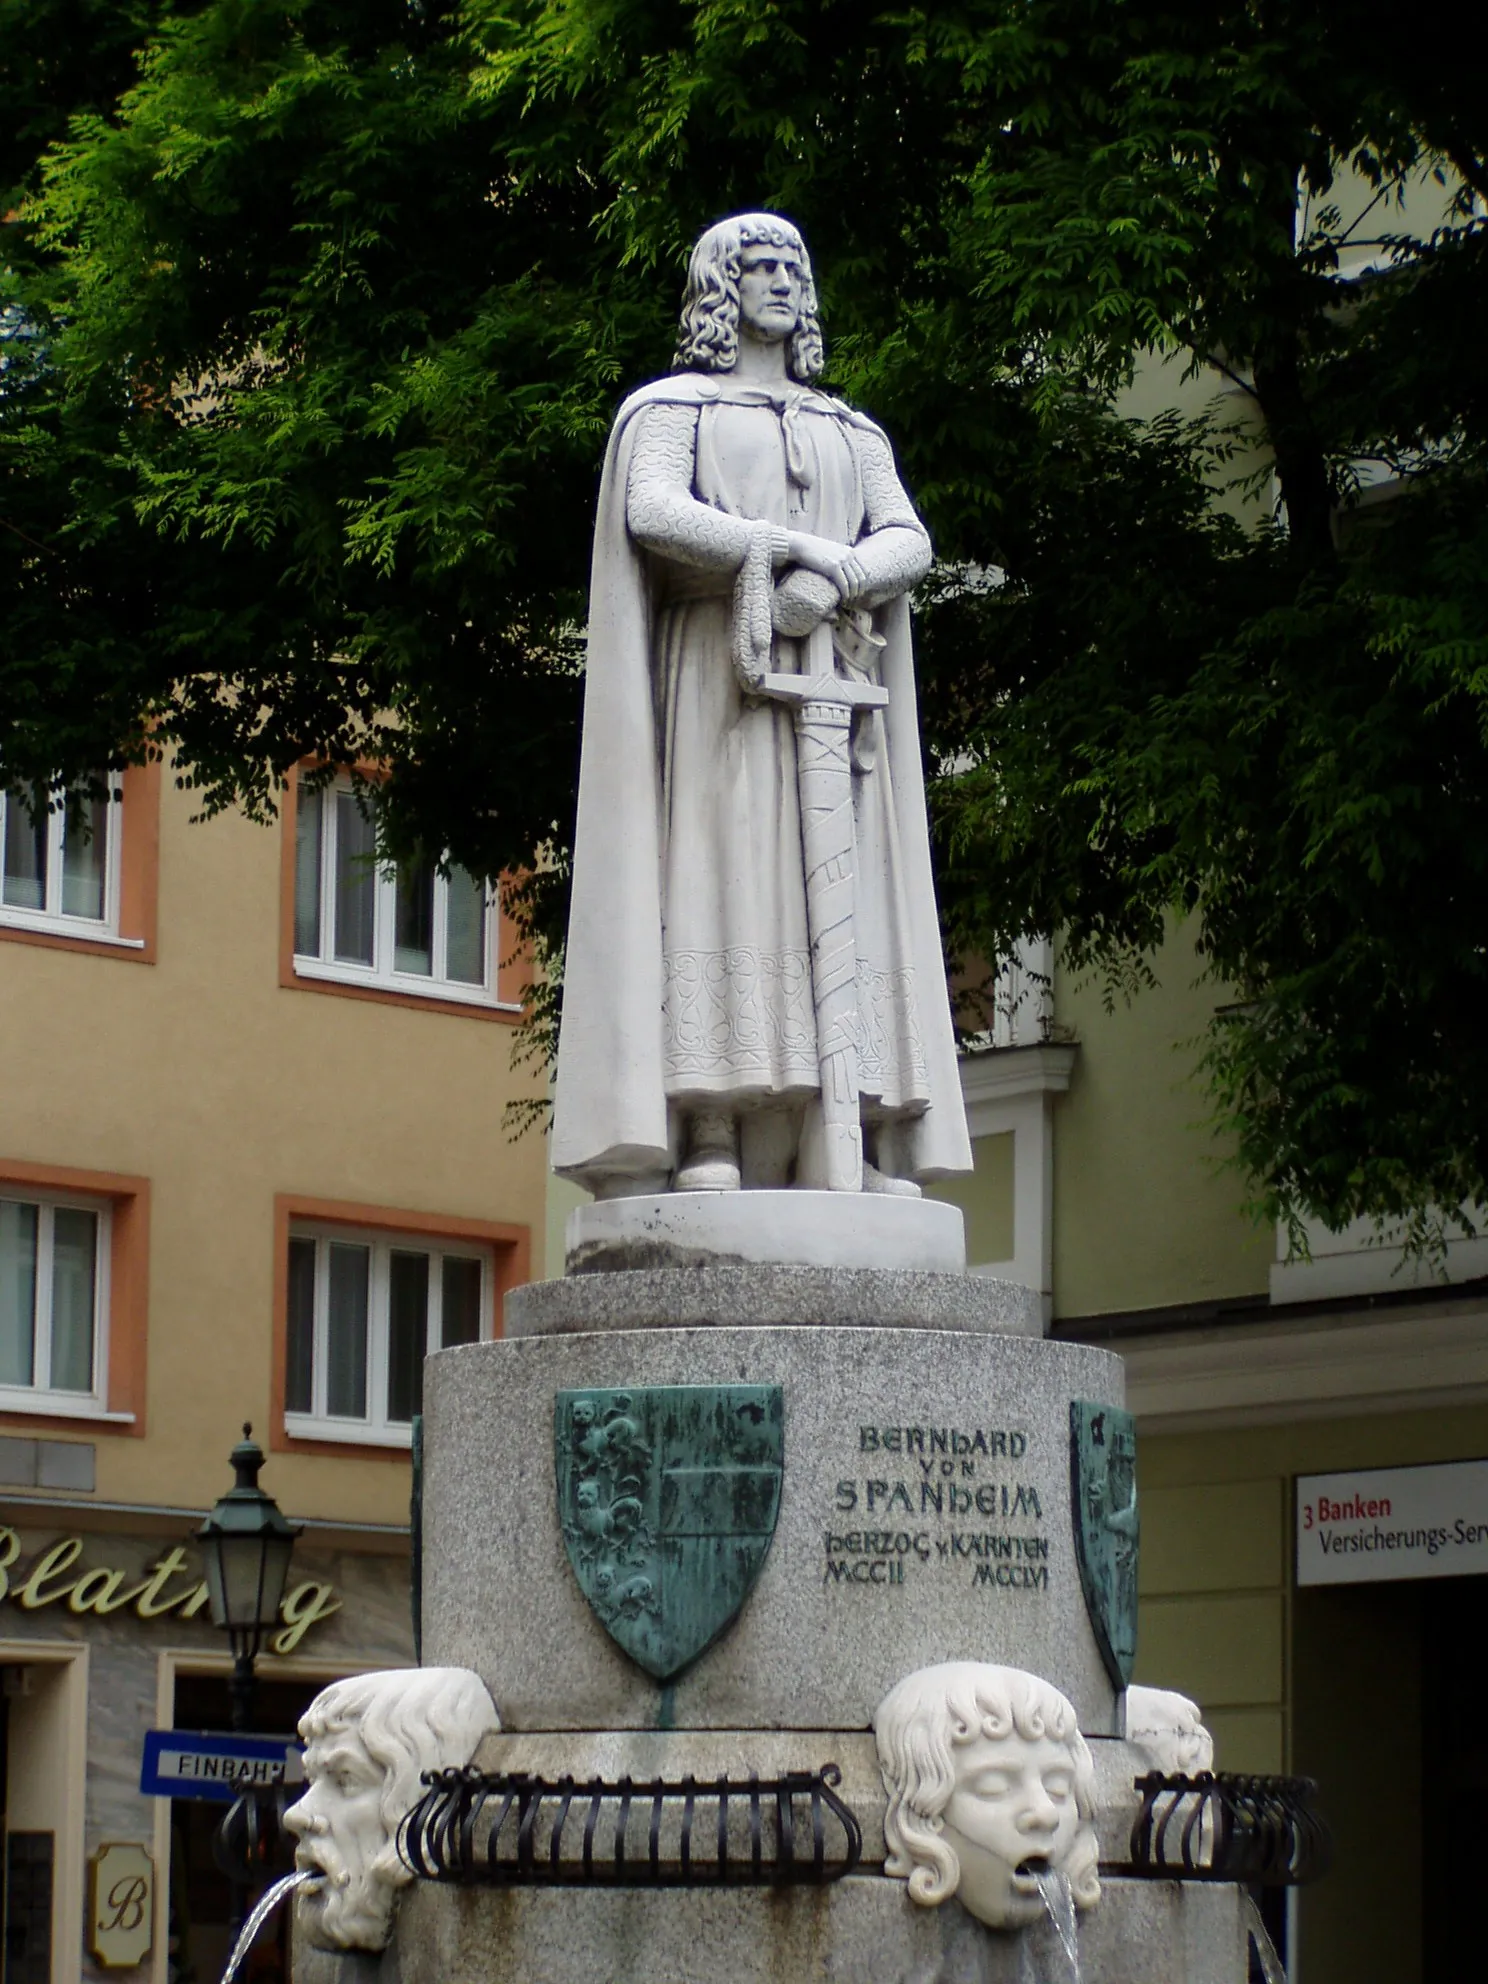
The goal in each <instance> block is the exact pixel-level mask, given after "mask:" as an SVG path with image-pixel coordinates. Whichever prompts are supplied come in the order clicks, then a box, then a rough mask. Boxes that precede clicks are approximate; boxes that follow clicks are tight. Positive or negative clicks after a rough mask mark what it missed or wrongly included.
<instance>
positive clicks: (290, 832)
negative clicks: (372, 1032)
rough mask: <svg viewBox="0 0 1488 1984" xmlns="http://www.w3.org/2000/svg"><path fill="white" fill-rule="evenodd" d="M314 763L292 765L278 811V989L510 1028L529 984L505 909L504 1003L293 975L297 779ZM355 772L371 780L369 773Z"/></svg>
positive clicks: (524, 954) (501, 941) (499, 983)
mask: <svg viewBox="0 0 1488 1984" xmlns="http://www.w3.org/2000/svg"><path fill="white" fill-rule="evenodd" d="M311 764H312V761H310V760H307V761H306V762H305V763H304V764H302V765H292V766H291V767H290V770H289V772H288V774H287V777H286V783H285V792H284V799H283V803H282V805H281V808H280V815H281V818H280V834H281V840H280V852H279V983H280V984H281V985H282V986H284V987H285V988H286V989H287V990H289V991H292V992H328V993H330V995H331V997H332V998H335V999H375V1000H376V1001H377V1002H378V1003H379V1004H381V1005H384V1006H409V1007H412V1008H413V1009H414V1010H415V1011H418V1012H430V1011H432V1012H436V1013H454V1014H456V1015H457V1016H458V1017H460V1018H461V1019H475V1020H501V1021H504V1022H505V1024H506V1025H508V1026H515V1025H517V1024H518V1023H519V1022H520V1021H521V1020H522V1018H523V1008H524V1004H525V1000H526V995H527V988H528V986H529V985H530V983H531V979H532V966H531V960H530V957H529V955H528V950H529V947H528V946H527V945H525V944H523V943H521V942H520V940H519V939H518V937H517V933H516V929H515V927H514V925H513V924H512V921H511V919H510V917H508V915H507V913H506V911H505V910H504V909H500V908H498V910H497V916H498V919H499V921H498V926H497V930H496V945H497V950H496V957H497V969H496V995H497V997H498V998H499V999H501V1000H504V1001H505V1002H506V1003H505V1004H504V1005H502V1006H482V1005H478V1004H476V1003H475V1002H474V1001H469V1000H463V999H441V998H440V996H439V994H438V993H437V992H400V991H399V990H397V988H396V987H394V986H388V985H378V984H368V985H349V984H346V983H345V982H343V981H342V980H339V979H329V978H312V977H310V976H308V975H306V974H302V973H300V972H298V971H296V970H295V830H296V824H297V821H298V818H299V800H300V773H301V772H302V771H308V770H310V769H311ZM358 769H359V770H360V771H362V772H363V773H364V774H368V775H370V772H371V768H370V767H368V766H366V765H362V766H359V767H358Z"/></svg>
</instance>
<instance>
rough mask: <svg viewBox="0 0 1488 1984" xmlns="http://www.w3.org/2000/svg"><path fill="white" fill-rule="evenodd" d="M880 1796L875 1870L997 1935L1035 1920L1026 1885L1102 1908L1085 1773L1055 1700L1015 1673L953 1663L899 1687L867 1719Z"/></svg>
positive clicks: (1070, 1726)
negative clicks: (1044, 1881)
mask: <svg viewBox="0 0 1488 1984" xmlns="http://www.w3.org/2000/svg"><path fill="white" fill-rule="evenodd" d="M873 1729H874V1734H875V1735H876V1737H877V1739H878V1761H879V1768H880V1770H881V1771H882V1772H883V1780H884V1787H885V1789H886V1790H887V1792H888V1794H889V1805H888V1812H887V1815H886V1816H885V1819H884V1837H885V1839H886V1841H887V1843H888V1849H889V1854H888V1860H887V1862H886V1866H885V1872H887V1873H889V1874H895V1875H898V1876H899V1877H900V1878H901V1879H907V1880H908V1882H909V1893H910V1898H911V1899H912V1900H914V1901H917V1902H920V1903H922V1904H923V1905H924V1906H925V1907H935V1906H937V1905H938V1904H939V1903H940V1902H943V1901H948V1900H949V1899H950V1897H951V1896H952V1895H956V1896H958V1897H959V1899H960V1901H961V1903H962V1905H963V1907H965V1908H966V1909H967V1910H968V1911H969V1913H971V1914H972V1915H974V1916H976V1917H977V1919H978V1920H979V1921H981V1922H986V1923H988V1924H989V1925H990V1926H991V1927H993V1928H994V1929H1020V1928H1025V1927H1027V1926H1028V1924H1030V1923H1032V1922H1036V1921H1038V1920H1040V1919H1041V1917H1042V1916H1043V1914H1044V1902H1043V1897H1042V1895H1041V1894H1040V1891H1039V1886H1038V1881H1037V1878H1036V1876H1037V1875H1039V1874H1040V1873H1044V1872H1049V1873H1054V1874H1062V1875H1063V1876H1064V1877H1065V1879H1066V1880H1067V1881H1068V1882H1069V1887H1070V1895H1071V1898H1072V1899H1073V1901H1074V1904H1075V1906H1076V1908H1082V1909H1083V1908H1093V1907H1094V1906H1095V1904H1096V1902H1097V1901H1099V1899H1100V1878H1099V1873H1098V1857H1099V1852H1098V1847H1097V1843H1096V1835H1095V1825H1094V1818H1095V1767H1094V1764H1093V1763H1092V1761H1091V1756H1090V1751H1089V1749H1088V1748H1087V1746H1086V1743H1085V1739H1084V1737H1083V1736H1082V1735H1081V1734H1080V1730H1079V1726H1078V1723H1077V1721H1076V1718H1075V1711H1074V1709H1073V1707H1072V1706H1071V1705H1070V1703H1069V1702H1068V1701H1067V1700H1066V1698H1065V1697H1064V1696H1063V1695H1062V1694H1060V1692H1059V1690H1058V1689H1057V1688H1055V1687H1053V1686H1052V1685H1051V1684H1050V1683H1049V1682H1048V1681H1044V1680H1041V1679H1040V1678H1039V1676H1038V1675H1037V1674H1026V1673H1024V1672H1023V1671H1022V1669H1021V1668H1017V1667H993V1666H987V1665H984V1664H983V1663H981V1662H979V1661H971V1660H954V1661H949V1662H947V1663H946V1664H945V1665H944V1666H940V1667H922V1668H920V1669H919V1670H918V1671H917V1672H916V1673H913V1674H910V1675H907V1676H906V1677H905V1679H904V1680H902V1681H901V1682H900V1683H899V1684H898V1686H897V1687H895V1688H892V1689H891V1690H890V1691H889V1693H888V1694H887V1695H885V1697H884V1699H883V1700H882V1701H881V1702H880V1703H879V1705H878V1710H877V1712H876V1714H875V1715H874V1718H873Z"/></svg>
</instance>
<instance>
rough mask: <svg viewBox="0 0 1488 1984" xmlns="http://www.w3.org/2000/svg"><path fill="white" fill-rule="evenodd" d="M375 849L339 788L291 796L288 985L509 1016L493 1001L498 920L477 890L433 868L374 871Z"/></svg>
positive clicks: (359, 807) (429, 864)
mask: <svg viewBox="0 0 1488 1984" xmlns="http://www.w3.org/2000/svg"><path fill="white" fill-rule="evenodd" d="M375 847H376V830H375V825H374V821H373V819H372V816H371V814H370V812H368V811H367V810H366V797H365V794H363V795H361V797H360V800H359V796H358V795H357V794H356V793H355V792H354V791H353V790H352V787H351V784H350V781H349V780H339V781H337V782H336V783H335V784H333V785H329V786H325V787H323V788H322V789H320V790H319V791H308V792H307V791H306V790H304V789H303V787H301V789H300V791H299V797H298V804H297V807H296V812H295V840H294V971H295V975H296V976H297V977H300V978H317V979H324V980H327V981H330V982H332V983H340V984H343V985H353V986H362V987H375V988H379V989H382V990H386V991H393V992H401V993H413V994H415V995H422V996H424V997H431V998H437V999H444V1000H454V1001H456V1002H458V1003H460V1004H463V1005H474V1006H502V1007H504V1008H505V1009H506V1010H518V1008H517V1007H515V1006H514V1005H513V1004H512V1003H511V1002H510V1001H505V1000H502V999H500V998H499V997H498V992H497V965H498V962H499V960H498V958H497V955H496V953H497V948H498V942H499V928H498V926H499V924H500V916H499V912H498V910H497V906H496V903H495V902H494V901H493V900H492V898H491V896H490V893H489V891H488V890H487V888H486V885H485V883H484V882H482V881H479V880H477V878H476V877H475V876H473V875H471V874H468V873H467V872H466V870H465V869H463V868H451V869H450V870H449V872H448V873H447V874H441V873H439V872H438V867H437V864H436V863H435V862H434V861H433V860H421V861H410V862H403V863H399V864H396V865H394V864H389V863H382V862H379V861H378V860H377V858H376V852H375Z"/></svg>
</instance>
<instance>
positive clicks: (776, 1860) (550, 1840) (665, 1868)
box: [398, 1764, 863, 1887]
mask: <svg viewBox="0 0 1488 1984" xmlns="http://www.w3.org/2000/svg"><path fill="white" fill-rule="evenodd" d="M841 1781H842V1773H841V1772H840V1771H839V1770H838V1768H837V1766H836V1765H835V1764H826V1765H824V1766H823V1768H822V1769H821V1770H819V1771H804V1770H803V1771H788V1772H787V1773H786V1774H785V1776H784V1777H779V1778H768V1779H762V1778H761V1777H759V1776H758V1774H757V1773H751V1774H750V1776H749V1777H748V1778H747V1779H745V1780H739V1779H730V1778H727V1777H716V1778H707V1779H704V1780H702V1781H701V1782H699V1780H697V1779H696V1778H693V1777H683V1778H680V1779H677V1780H668V1779H663V1778H655V1779H652V1780H650V1781H649V1782H644V1783H639V1784H638V1783H636V1782H635V1781H634V1780H633V1779H631V1778H628V1777H622V1778H620V1779H619V1780H618V1781H617V1782H615V1783H607V1782H605V1781H604V1780H603V1779H601V1778H597V1777H596V1778H591V1779H589V1780H588V1781H587V1782H585V1783H580V1782H578V1781H577V1780H576V1779H574V1778H572V1777H560V1778H559V1779H557V1781H556V1782H552V1783H550V1782H549V1781H548V1780H547V1779H546V1778H541V1777H532V1776H529V1775H527V1774H526V1773H525V1772H520V1771H516V1772H511V1773H506V1772H486V1771H480V1770H477V1769H475V1768H474V1767H473V1766H472V1767H469V1768H467V1769H465V1770H444V1771H426V1772H425V1774H424V1778H423V1782H424V1783H425V1784H426V1785H427V1786H428V1790H427V1791H426V1792H425V1793H424V1796H423V1797H422V1798H421V1799H420V1800H419V1802H418V1804H417V1805H415V1806H414V1808H413V1810H412V1811H411V1812H410V1813H409V1814H408V1815H407V1817H406V1818H405V1819H404V1820H403V1822H402V1824H401V1825H400V1826H399V1828H398V1852H399V1854H400V1856H401V1857H402V1859H403V1861H404V1863H405V1865H407V1866H408V1867H410V1868H412V1870H413V1872H414V1873H415V1874H417V1875H419V1876H420V1877H421V1878H422V1879H424V1880H428V1881H455V1882H468V1883H476V1884H480V1885H483V1886H487V1887H520V1886H537V1887H567V1886H586V1885H592V1886H596V1887H600V1886H604V1887H728V1886H734V1885H737V1886H740V1887H789V1886H793V1885H800V1884H805V1885H817V1886H820V1885H822V1884H823V1883H825V1882H828V1881H838V1880H841V1878H842V1876H843V1875H844V1874H850V1873H851V1872H852V1870H853V1868H854V1867H856V1866H857V1864H858V1860H859V1857H860V1855H861V1854H862V1850H863V1833H862V1828H861V1827H860V1826H859V1824H858V1821H857V1818H856V1817H855V1816H854V1814H853V1812H852V1810H851V1809H850V1807H849V1806H847V1805H846V1804H844V1802H843V1801H842V1799H841V1798H839V1797H838V1796H837V1794H836V1790H835V1788H834V1787H835V1786H836V1785H838V1784H840V1783H841Z"/></svg>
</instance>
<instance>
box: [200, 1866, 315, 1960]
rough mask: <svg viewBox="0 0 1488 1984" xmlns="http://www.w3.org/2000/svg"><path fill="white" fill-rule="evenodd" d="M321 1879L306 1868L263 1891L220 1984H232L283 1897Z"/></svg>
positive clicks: (234, 1947) (246, 1923)
mask: <svg viewBox="0 0 1488 1984" xmlns="http://www.w3.org/2000/svg"><path fill="white" fill-rule="evenodd" d="M323 1878H324V1876H323V1875H320V1874H316V1873H312V1872H311V1871H310V1870H309V1869H308V1868H301V1869H299V1870H298V1871H297V1872H295V1873H293V1874H285V1875H284V1877H283V1878H282V1879H281V1880H277V1881H275V1883H274V1885H273V1886H272V1887H271V1888H266V1889H265V1890H264V1892H263V1893H262V1894H261V1895H260V1896H259V1898H258V1900H257V1902H256V1903H255V1904H254V1908H253V1913H252V1914H251V1915H250V1916H249V1917H248V1920H247V1921H246V1922H245V1923H244V1924H243V1933H242V1935H240V1936H239V1937H238V1940H237V1942H236V1943H235V1944H234V1945H233V1953H232V1955H231V1956H230V1957H229V1958H228V1960H227V1968H226V1970H224V1971H223V1973H222V1984H233V1979H234V1978H235V1977H236V1976H237V1974H238V1971H239V1968H240V1967H241V1965H242V1963H243V1961H244V1959H245V1958H246V1957H247V1955H248V1952H249V1950H251V1949H252V1948H253V1944H254V1941H255V1939H256V1937H257V1935H258V1932H259V1930H260V1929H261V1928H262V1927H263V1925H264V1924H265V1922H267V1921H268V1919H269V1917H270V1916H271V1915H272V1914H273V1913H274V1910H275V1909H276V1908H277V1907H278V1906H279V1904H280V1902H281V1901H283V1900H284V1898H285V1896H286V1895H290V1894H293V1892H294V1891H295V1889H296V1888H302V1887H304V1885H305V1883H306V1882H307V1881H319V1880H322V1879H323Z"/></svg>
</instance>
